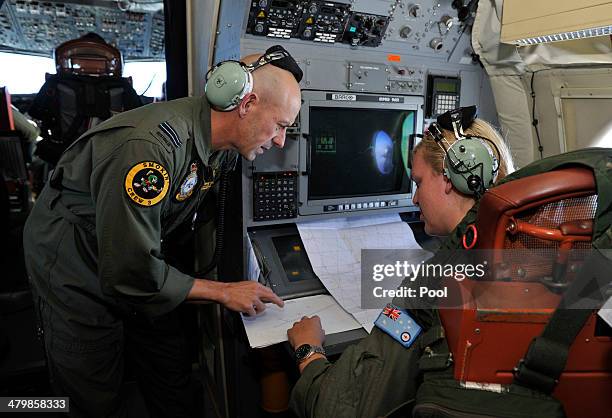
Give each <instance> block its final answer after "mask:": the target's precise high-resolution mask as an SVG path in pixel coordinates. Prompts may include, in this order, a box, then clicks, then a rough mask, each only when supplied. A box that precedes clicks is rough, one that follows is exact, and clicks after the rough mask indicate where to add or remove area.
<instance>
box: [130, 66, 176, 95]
mask: <svg viewBox="0 0 612 418" xmlns="http://www.w3.org/2000/svg"><path fill="white" fill-rule="evenodd" d="M123 76H124V77H132V83H133V84H132V85H133V86H134V90H136V93H138V94H140V95H144V96H148V97H162V96H163V94H162V84H163V83H164V81H166V62H165V61H132V62H126V63H125V66H124V68H123Z"/></svg>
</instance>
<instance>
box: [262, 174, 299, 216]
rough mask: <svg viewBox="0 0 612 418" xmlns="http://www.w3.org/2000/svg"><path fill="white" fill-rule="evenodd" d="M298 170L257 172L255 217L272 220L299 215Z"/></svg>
mask: <svg viewBox="0 0 612 418" xmlns="http://www.w3.org/2000/svg"><path fill="white" fill-rule="evenodd" d="M297 180H298V175H297V172H296V171H279V172H270V173H255V174H254V179H253V219H254V220H255V221H272V220H277V219H290V218H295V217H297Z"/></svg>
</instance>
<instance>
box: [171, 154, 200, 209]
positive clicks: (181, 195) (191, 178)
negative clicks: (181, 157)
mask: <svg viewBox="0 0 612 418" xmlns="http://www.w3.org/2000/svg"><path fill="white" fill-rule="evenodd" d="M197 184H198V163H197V162H193V163H191V167H190V173H189V174H187V177H185V180H183V183H181V187H179V192H178V193H177V194H176V200H178V201H179V202H182V201H183V200H185V199H187V198H188V197H189V196H191V195H192V193H193V189H195V187H196V185H197Z"/></svg>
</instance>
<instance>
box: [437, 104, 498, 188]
mask: <svg viewBox="0 0 612 418" xmlns="http://www.w3.org/2000/svg"><path fill="white" fill-rule="evenodd" d="M475 119H476V106H468V107H462V108H458V109H454V110H451V111H449V112H446V113H444V114H442V115H440V116H438V118H437V119H436V122H434V123H432V124H431V126H430V127H429V129H428V130H429V133H430V134H431V136H432V137H433V138H434V140H435V141H436V143H437V144H438V145H439V146H440V147H441V148H442V149H443V150H444V152H445V154H446V156H445V157H444V175H445V176H446V177H447V178H448V179H449V180H450V182H451V183H452V185H453V186H454V187H455V188H456V189H457V190H458V191H460V192H461V193H464V194H467V195H474V196H476V197H480V196H481V195H482V194H483V193H484V192H485V191H486V190H487V189H488V188H489V187H491V186H492V185H493V183H494V182H495V179H496V178H497V172H498V170H499V161H498V159H497V156H496V154H495V152H494V151H493V149H492V147H493V148H495V150H496V152H497V155H499V150H498V148H497V146H496V145H495V143H493V142H492V141H491V140H490V139H487V138H483V137H480V136H475V135H466V134H465V133H464V131H463V127H464V126H465V127H466V128H467V127H469V126H470V125H471V124H472V123H473V122H474V120H475ZM440 127H442V128H444V129H447V130H451V131H453V132H454V134H455V138H456V139H457V140H456V141H455V142H454V143H453V144H452V145H449V144H448V141H447V140H446V139H445V138H444V135H443V134H442V131H441V129H440ZM445 145H446V146H445Z"/></svg>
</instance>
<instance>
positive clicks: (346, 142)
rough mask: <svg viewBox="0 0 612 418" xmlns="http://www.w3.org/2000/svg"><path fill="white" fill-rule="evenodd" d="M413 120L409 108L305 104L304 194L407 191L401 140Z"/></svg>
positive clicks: (327, 195)
mask: <svg viewBox="0 0 612 418" xmlns="http://www.w3.org/2000/svg"><path fill="white" fill-rule="evenodd" d="M415 122H416V112H415V111H411V110H393V109H355V108H336V107H333V108H332V107H312V108H310V138H311V141H310V145H309V146H310V173H309V179H308V197H309V199H312V200H317V199H330V198H346V197H360V196H374V195H390V194H403V193H408V192H410V180H409V178H408V175H407V174H406V169H405V167H404V162H403V159H402V143H405V142H407V141H408V140H409V136H410V135H411V134H413V133H414V128H415Z"/></svg>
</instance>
